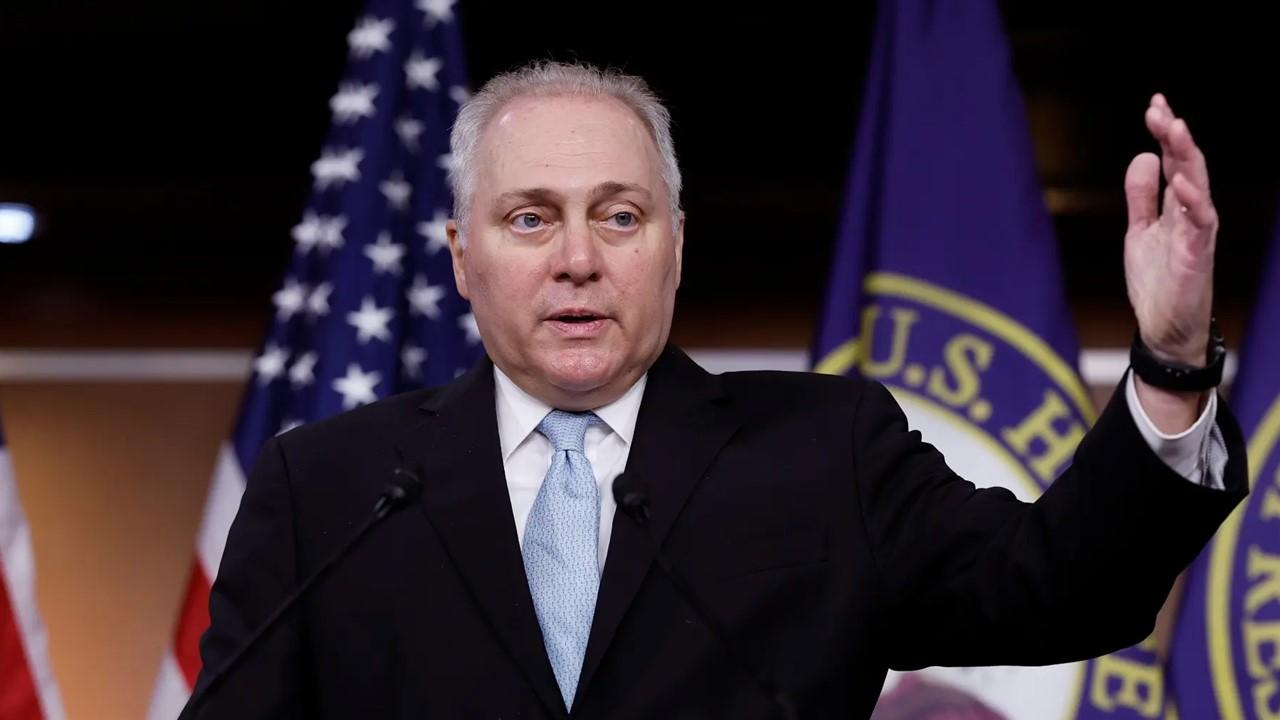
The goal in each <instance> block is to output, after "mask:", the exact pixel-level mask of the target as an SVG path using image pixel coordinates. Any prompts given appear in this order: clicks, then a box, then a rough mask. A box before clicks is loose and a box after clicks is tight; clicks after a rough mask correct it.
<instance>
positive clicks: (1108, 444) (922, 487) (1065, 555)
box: [853, 383, 1248, 670]
mask: <svg viewBox="0 0 1280 720" xmlns="http://www.w3.org/2000/svg"><path fill="white" fill-rule="evenodd" d="M1217 422H1218V425H1219V428H1220V430H1221V431H1222V435H1223V437H1224V438H1225V440H1226V444H1227V449H1228V453H1229V459H1228V462H1227V466H1226V471H1225V477H1224V482H1225V486H1226V491H1225V492H1223V491H1221V490H1215V489H1211V488H1206V487H1202V486H1197V485H1195V484H1193V483H1189V482H1187V481H1186V479H1184V478H1182V477H1181V476H1179V475H1178V474H1177V473H1176V472H1174V471H1173V470H1171V469H1170V468H1169V467H1168V466H1167V465H1165V464H1164V463H1163V462H1162V461H1161V460H1160V459H1159V458H1158V457H1156V455H1155V454H1154V452H1153V451H1152V450H1151V448H1150V446H1148V445H1147V443H1146V442H1145V441H1144V440H1143V438H1142V436H1141V434H1140V433H1139V431H1138V428H1137V427H1136V426H1135V425H1134V422H1133V418H1132V415H1131V413H1130V411H1129V408H1128V406H1127V402H1126V399H1125V394H1124V393H1123V392H1117V393H1115V394H1114V395H1113V397H1112V400H1111V403H1110V404H1109V405H1108V407H1107V408H1106V410H1105V411H1104V412H1103V414H1102V416H1101V417H1100V418H1099V419H1098V422H1097V423H1096V424H1095V425H1094V427H1093V428H1092V429H1091V430H1090V431H1089V432H1088V433H1087V434H1086V435H1085V437H1084V439H1083V440H1082V441H1081V442H1080V445H1079V447H1078V448H1077V449H1076V453H1075V455H1074V458H1073V460H1072V463H1071V466H1070V467H1069V468H1068V469H1067V470H1066V471H1065V472H1064V473H1063V474H1062V475H1061V476H1060V477H1058V478H1057V480H1056V481H1055V482H1054V483H1053V484H1052V485H1051V486H1050V487H1049V489H1048V490H1046V491H1045V492H1044V494H1043V495H1042V496H1041V497H1040V498H1039V500H1037V501H1036V502H1035V503H1024V502H1021V501H1019V500H1017V499H1016V498H1015V497H1014V496H1013V494H1012V493H1010V492H1009V491H1008V490H1005V489H1003V488H989V489H977V488H976V487H975V486H974V485H973V484H972V483H970V482H968V481H966V480H964V479H962V478H960V477H958V476H957V475H956V473H954V472H953V471H952V470H951V469H950V468H949V467H948V466H947V465H946V462H945V460H944V459H943V457H942V455H941V453H939V452H938V451H937V450H936V449H935V448H934V447H932V446H931V445H929V444H927V443H926V442H924V441H922V439H921V437H920V434H919V432H917V431H912V430H909V429H908V427H907V421H906V418H905V416H904V415H903V413H902V411H901V409H900V408H899V407H898V405H897V403H896V402H895V401H894V399H893V397H892V396H891V395H890V394H889V392H888V391H887V390H886V389H885V388H884V387H883V386H881V385H879V384H876V383H868V384H867V385H866V387H865V389H864V391H863V396H862V398H861V400H860V402H859V405H858V409H857V412H856V415H855V421H854V432H853V436H854V453H855V457H854V468H855V474H856V483H857V492H858V497H859V499H860V502H861V511H862V513H863V518H862V519H863V524H864V526H865V527H866V528H867V533H868V536H869V537H868V542H869V543H870V545H871V548H872V553H873V556H874V562H875V565H876V577H877V589H876V607H877V618H876V619H877V621H878V622H877V623H876V627H877V632H878V633H879V635H878V636H877V638H876V643H877V645H878V646H879V649H880V651H881V653H883V656H884V657H887V658H888V662H889V666H890V667H891V668H893V669H898V670H910V669H917V668H921V667H926V666H930V665H952V666H977V665H1044V664H1052V663H1059V662H1069V661H1074V660H1081V659H1085V658H1089V657H1096V656H1098V655H1103V654H1106V653H1108V652H1112V651H1115V650H1117V649H1120V648H1123V647H1127V646H1129V645H1132V644H1135V643H1137V642H1140V641H1141V640H1143V639H1144V638H1145V637H1146V636H1147V635H1148V634H1150V632H1151V629H1152V627H1153V626H1154V623H1155V618H1156V614H1157V612H1158V611H1159V609H1160V607H1161V605H1162V604H1163V602H1164V600H1165V598H1166V596H1167V595H1168V593H1169V590H1170V588H1171V587H1172V585H1173V582H1174V580H1175V579H1176V578H1177V576H1178V574H1179V573H1180V572H1181V571H1182V570H1183V569H1184V568H1185V567H1186V566H1187V565H1189V564H1190V563H1191V561H1192V560H1193V559H1194V558H1195V557H1196V555H1197V553H1199V552H1200V550H1201V548H1202V547H1204V545H1205V544H1206V543H1207V542H1208V541H1209V539H1210V538H1211V537H1212V535H1213V533H1214V532H1215V530H1216V529H1217V527H1218V525H1219V524H1220V523H1221V522H1222V521H1223V520H1225V519H1226V517H1227V515H1228V514H1229V513H1230V512H1231V509H1232V508H1233V507H1234V506H1235V505H1236V504H1237V503H1239V501H1240V500H1241V499H1242V498H1243V497H1244V496H1245V495H1246V494H1247V491H1248V488H1247V479H1246V477H1247V473H1246V468H1245V449H1244V441H1243V437H1242V435H1241V432H1240V429H1239V427H1238V425H1237V424H1236V422H1235V419H1234V417H1232V416H1231V414H1230V411H1229V410H1227V408H1226V405H1225V403H1223V402H1222V401H1221V398H1219V409H1218V417H1217Z"/></svg>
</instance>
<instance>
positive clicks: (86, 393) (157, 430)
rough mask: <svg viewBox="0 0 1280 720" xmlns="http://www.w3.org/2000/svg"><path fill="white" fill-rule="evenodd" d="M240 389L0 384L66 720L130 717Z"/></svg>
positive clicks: (146, 680)
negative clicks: (30, 531) (31, 537)
mask: <svg viewBox="0 0 1280 720" xmlns="http://www.w3.org/2000/svg"><path fill="white" fill-rule="evenodd" d="M1109 391H1110V388H1099V389H1097V392H1096V393H1095V395H1096V396H1098V397H1099V398H1100V399H1103V400H1104V399H1105V397H1106V394H1107V393H1108V392H1109ZM240 393H241V385H240V384H239V383H163V384H161V383H127V384H126V383H78V384H69V383H21V384H10V385H4V386H0V417H2V418H3V422H4V426H5V432H6V435H7V436H8V440H9V446H10V450H11V452H12V455H13V462H14V466H15V474H16V476H17V481H18V489H19V492H20V493H21V496H22V501H23V504H24V506H25V508H26V513H27V518H28V520H29V521H30V524H31V528H32V535H33V541H34V544H35V554H36V572H37V575H38V586H37V590H38V601H39V604H40V609H41V611H42V613H43V615H44V619H45V623H46V625H47V626H48V630H49V641H50V655H51V657H52V661H53V670H54V673H55V675H56V677H57V679H58V681H59V684H60V687H61V691H62V698H63V701H64V703H65V704H66V708H67V714H68V717H69V718H70V719H71V720H137V719H138V718H142V717H143V716H144V714H145V712H146V708H147V703H148V701H149V699H150V696H151V688H152V683H153V682H154V680H155V675H156V670H157V668H158V667H159V663H160V658H161V655H162V653H163V652H164V649H165V647H166V646H167V644H168V642H169V637H170V634H171V632H172V629H173V624H174V620H175V613H176V611H177V609H178V605H179V602H180V600H181V598H180V595H181V593H182V591H183V589H184V587H185V582H186V580H187V572H188V570H189V567H190V562H191V558H192V542H193V540H194V538H195V532H196V526H197V525H198V523H199V519H200V510H201V507H202V506H203V504H204V496H205V492H206V490H207V487H208V482H209V478H210V474H211V473H212V471H213V463H214V456H215V453H216V450H217V447H218V445H219V443H220V442H222V440H223V438H224V437H226V435H227V433H228V431H229V430H230V428H231V424H232V422H233V415H234V413H235V409H236V405H237V403H238V402H239V397H240Z"/></svg>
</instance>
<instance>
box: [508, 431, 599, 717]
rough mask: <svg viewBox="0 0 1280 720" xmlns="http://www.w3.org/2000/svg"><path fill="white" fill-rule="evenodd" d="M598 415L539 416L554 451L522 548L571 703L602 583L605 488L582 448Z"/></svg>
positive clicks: (554, 665)
mask: <svg viewBox="0 0 1280 720" xmlns="http://www.w3.org/2000/svg"><path fill="white" fill-rule="evenodd" d="M599 422H601V421H600V418H598V417H596V416H595V414H594V413H570V412H564V411H563V410H552V411H551V412H549V413H547V416H546V417H545V418H543V419H542V422H541V423H539V424H538V432H540V433H542V434H543V435H545V436H546V438H547V439H548V440H550V441H551V444H552V446H554V447H555V451H554V452H553V453H552V455H551V467H550V468H549V469H548V470H547V476H546V478H545V479H543V481H542V487H541V488H540V489H539V490H538V497H537V499H535V500H534V501H533V509H532V510H530V512H529V521H528V523H527V524H526V525H525V531H524V547H523V548H522V549H521V552H522V553H523V555H524V570H525V575H527V576H528V578H529V592H530V593H531V594H532V595H533V607H534V610H536V611H537V614H538V625H539V626H541V627H542V640H543V642H544V643H545V644H546V646H547V658H548V659H550V660H551V669H552V670H553V671H555V674H556V682H557V683H558V684H559V685H560V694H561V696H563V697H564V704H565V707H569V708H572V707H573V695H574V693H575V692H576V691H577V689H578V675H579V674H580V673H581V672H582V658H583V656H584V655H585V654H586V652H587V637H588V636H589V635H590V634H591V618H592V616H593V615H595V611H596V593H597V592H598V591H599V589H600V565H599V560H598V559H597V554H598V552H599V543H600V489H599V488H598V487H597V486H596V477H595V473H593V472H592V471H591V463H590V462H589V461H588V460H587V456H586V455H584V454H583V451H582V450H583V442H584V439H585V438H586V434H587V428H588V427H589V426H591V425H593V424H596V423H599Z"/></svg>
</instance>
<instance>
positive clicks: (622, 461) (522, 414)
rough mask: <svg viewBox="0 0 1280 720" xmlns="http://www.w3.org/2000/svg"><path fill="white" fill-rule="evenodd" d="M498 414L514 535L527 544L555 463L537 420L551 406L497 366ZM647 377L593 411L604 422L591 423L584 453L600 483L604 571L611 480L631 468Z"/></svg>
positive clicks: (612, 504) (610, 528)
mask: <svg viewBox="0 0 1280 720" xmlns="http://www.w3.org/2000/svg"><path fill="white" fill-rule="evenodd" d="M493 376H494V382H495V385H496V387H495V390H496V393H495V395H496V400H497V408H496V410H497V413H498V442H499V444H500V445H501V447H502V469H503V470H505V471H506V474H507V491H508V492H510V493H511V512H512V514H513V515H514V516H515V521H516V537H518V538H519V539H520V545H521V547H523V546H524V527H525V524H526V523H527V522H528V520H529V511H530V510H532V509H533V501H534V500H535V499H537V497H538V489H539V488H541V487H542V480H543V478H544V477H546V475H547V470H548V469H549V468H550V467H551V453H552V451H553V450H554V448H553V447H552V446H551V441H550V440H548V439H546V438H545V437H543V435H542V433H540V432H538V423H540V422H542V418H544V417H546V416H547V413H549V412H551V410H552V407H551V406H550V405H548V404H546V403H544V402H542V401H541V400H539V399H537V398H535V397H533V396H532V395H530V394H529V393H527V392H525V391H524V390H522V389H520V386H518V385H516V384H515V383H514V382H513V381H512V380H511V378H509V377H507V375H506V373H504V372H502V371H501V370H499V369H498V368H497V367H496V366H495V367H494V368H493ZM648 379H649V376H648V374H647V373H646V374H645V375H642V376H641V377H640V379H639V380H637V381H636V384H635V385H632V386H631V389H630V390H627V391H626V392H625V393H623V395H622V397H620V398H618V399H617V400H614V401H613V402H611V403H609V404H608V405H605V406H604V407H602V408H596V409H595V410H594V412H595V414H596V417H599V418H600V419H601V420H603V421H604V423H605V424H604V425H598V424H597V425H592V426H591V427H589V428H587V437H586V442H585V444H584V447H583V453H584V454H585V455H586V456H587V460H589V461H590V462H591V471H592V472H593V473H595V476H596V485H597V486H598V487H599V488H600V549H599V554H598V558H599V560H600V569H601V570H602V571H603V570H604V559H605V555H606V554H607V553H608V550H609V536H610V535H611V534H612V533H613V514H614V510H615V509H616V508H617V503H615V502H614V500H613V480H614V478H616V477H618V475H620V474H622V471H623V470H624V469H625V468H626V467H627V457H628V456H629V455H630V454H631V440H632V438H633V437H634V434H635V429H636V417H637V416H638V415H639V414H640V399H641V398H642V397H644V386H645V383H646V382H648Z"/></svg>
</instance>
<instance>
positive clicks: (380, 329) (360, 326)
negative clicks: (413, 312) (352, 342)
mask: <svg viewBox="0 0 1280 720" xmlns="http://www.w3.org/2000/svg"><path fill="white" fill-rule="evenodd" d="M394 315H395V311H394V310H392V309H391V308H389V307H385V308H380V307H378V306H377V304H376V303H374V301H373V298H371V297H369V296H367V295H366V296H365V298H364V299H363V300H361V301H360V309H359V310H357V311H356V312H350V313H347V322H348V323H350V324H351V326H352V327H354V328H355V329H356V335H357V337H356V339H357V340H359V341H360V344H361V345H365V344H367V343H368V342H369V341H370V340H373V339H378V340H381V341H383V342H389V341H390V340H391V329H390V328H388V327H387V323H389V322H391V318H392V317H393V316H394Z"/></svg>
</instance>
